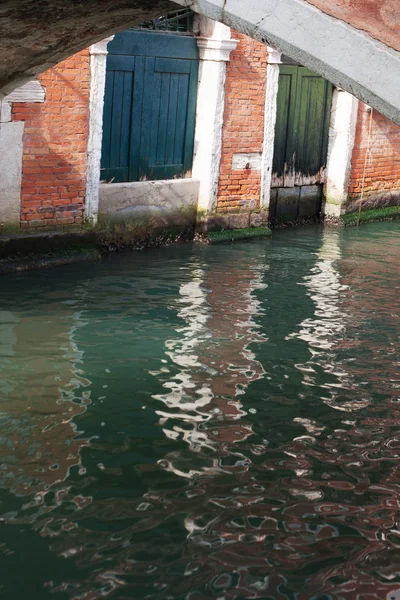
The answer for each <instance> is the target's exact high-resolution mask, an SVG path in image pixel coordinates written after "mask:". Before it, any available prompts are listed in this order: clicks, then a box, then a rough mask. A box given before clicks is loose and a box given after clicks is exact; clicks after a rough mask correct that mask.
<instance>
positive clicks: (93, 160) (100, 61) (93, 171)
mask: <svg viewBox="0 0 400 600" xmlns="http://www.w3.org/2000/svg"><path fill="white" fill-rule="evenodd" d="M113 39H114V36H112V37H109V38H106V39H105V40H102V41H101V42H98V43H97V44H93V46H91V48H90V101H89V102H90V103H89V139H88V165H87V178H86V198H85V219H86V220H88V221H89V222H91V223H93V224H95V223H96V221H97V213H98V210H99V185H100V162H101V144H102V140H103V109H104V91H105V84H106V63H107V54H108V52H107V44H108V43H109V42H111V40H113Z"/></svg>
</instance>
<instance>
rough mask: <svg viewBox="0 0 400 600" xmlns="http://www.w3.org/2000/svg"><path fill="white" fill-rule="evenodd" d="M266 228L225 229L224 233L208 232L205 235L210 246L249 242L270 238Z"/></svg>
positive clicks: (269, 232) (269, 231)
mask: <svg viewBox="0 0 400 600" xmlns="http://www.w3.org/2000/svg"><path fill="white" fill-rule="evenodd" d="M270 235H271V230H270V229H268V227H246V228H244V229H225V230H224V231H210V232H209V233H208V234H207V237H208V241H209V242H210V244H221V243H223V242H233V241H235V240H249V239H254V238H265V237H270Z"/></svg>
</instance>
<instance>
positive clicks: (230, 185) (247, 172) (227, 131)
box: [217, 30, 268, 212]
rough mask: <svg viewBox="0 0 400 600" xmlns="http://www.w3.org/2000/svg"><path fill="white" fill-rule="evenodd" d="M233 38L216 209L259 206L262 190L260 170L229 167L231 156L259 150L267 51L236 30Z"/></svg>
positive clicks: (228, 68) (261, 45)
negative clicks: (235, 41) (237, 41)
mask: <svg viewBox="0 0 400 600" xmlns="http://www.w3.org/2000/svg"><path fill="white" fill-rule="evenodd" d="M232 37H233V38H236V39H239V40H240V42H239V44H238V47H237V48H236V50H235V51H234V52H232V54H231V60H230V62H228V64H227V76H226V86H225V93H226V97H225V112H224V129H223V136H222V159H221V170H220V180H219V188H218V203H217V210H218V211H219V212H235V211H238V210H246V209H247V208H258V207H259V201H260V190H261V173H260V171H256V170H251V169H243V170H240V171H237V170H232V157H233V155H234V154H236V153H253V152H256V153H261V152H262V144H263V137H264V108H265V86H266V69H267V56H268V53H267V48H266V46H265V45H264V44H261V43H259V42H256V41H254V40H252V39H251V38H249V37H247V36H245V35H242V34H240V33H238V32H237V31H233V30H232Z"/></svg>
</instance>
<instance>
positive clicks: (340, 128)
mask: <svg viewBox="0 0 400 600" xmlns="http://www.w3.org/2000/svg"><path fill="white" fill-rule="evenodd" d="M357 114H358V100H357V98H355V97H354V96H352V95H351V94H349V93H348V92H345V91H344V90H341V89H338V88H336V89H335V90H334V92H333V97H332V111H331V121H330V126H329V144H328V160H327V167H326V179H325V181H326V183H325V189H324V195H325V205H324V214H325V216H326V217H330V218H333V219H335V218H340V216H341V215H342V214H343V213H344V206H345V204H346V202H347V197H348V189H349V181H350V174H351V158H352V154H353V148H354V139H355V133H356V125H357Z"/></svg>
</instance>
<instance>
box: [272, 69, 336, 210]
mask: <svg viewBox="0 0 400 600" xmlns="http://www.w3.org/2000/svg"><path fill="white" fill-rule="evenodd" d="M331 99H332V84H331V83H329V82H328V81H326V80H325V79H323V78H322V77H320V76H319V75H317V74H316V73H313V72H312V71H310V70H309V69H306V68H305V67H301V66H294V65H282V66H281V67H280V76H279V92H278V101H277V103H278V108H277V121H276V128H275V147H274V160H273V168H272V188H273V190H272V194H271V196H272V202H271V209H270V213H271V218H272V220H276V221H293V220H295V219H298V218H311V217H315V216H317V215H318V214H319V212H320V210H321V201H322V184H323V183H324V176H325V166H326V156H327V148H328V130H329V117H330V108H331Z"/></svg>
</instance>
